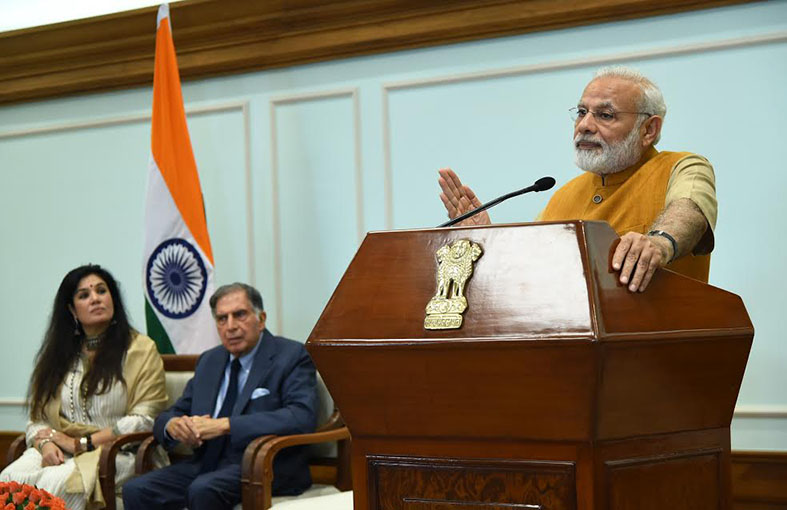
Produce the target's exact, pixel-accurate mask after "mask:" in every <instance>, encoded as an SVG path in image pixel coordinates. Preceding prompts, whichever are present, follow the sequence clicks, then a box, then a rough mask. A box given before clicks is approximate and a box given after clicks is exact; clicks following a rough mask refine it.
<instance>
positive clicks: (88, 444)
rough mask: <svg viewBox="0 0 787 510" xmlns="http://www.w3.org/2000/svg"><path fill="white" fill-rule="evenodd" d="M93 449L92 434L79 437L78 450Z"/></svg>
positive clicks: (86, 450)
mask: <svg viewBox="0 0 787 510" xmlns="http://www.w3.org/2000/svg"><path fill="white" fill-rule="evenodd" d="M95 449H96V447H95V446H93V436H91V435H90V434H85V435H84V436H82V437H80V438H79V451H80V452H92V451H93V450H95Z"/></svg>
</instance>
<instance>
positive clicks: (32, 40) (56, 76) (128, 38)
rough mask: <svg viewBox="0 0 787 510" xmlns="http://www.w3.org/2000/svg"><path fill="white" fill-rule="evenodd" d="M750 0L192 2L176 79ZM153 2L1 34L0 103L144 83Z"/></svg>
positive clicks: (178, 38) (177, 14)
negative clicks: (132, 8) (113, 12)
mask: <svg viewBox="0 0 787 510" xmlns="http://www.w3.org/2000/svg"><path fill="white" fill-rule="evenodd" d="M751 1H753V0H661V1H659V2H653V1H651V0H584V1H580V0H441V1H440V2H426V1H423V0H343V1H334V2H325V1H324V0H266V1H263V2H250V1H248V0H191V1H185V2H179V3H175V4H172V5H171V6H170V12H171V18H172V26H173V34H174V39H175V45H176V48H177V52H178V61H179V65H180V71H181V75H182V77H183V79H184V80H186V79H195V78H205V77H209V76H218V75H224V74H232V73H241V72H247V71H254V70H260V69H269V68H275V67H284V66H292V65H299V64H305V63H309V62H317V61H324V60H331V59H337V58H346V57H353V56H358V55H368V54H373V53H382V52H389V51H396V50H404V49H410V48H419V47H424V46H433V45H439V44H447V43H454V42H459V41H469V40H476V39H483V38H490V37H499V36H504V35H513V34H522V33H526V32H533V31H541V30H551V29H556V28H565V27H573V26H580V25H589V24H594V23H601V22H607V21H616V20H622V19H631V18H640V17H646V16H655V15H662V14H669V13H675V12H682V11H690V10H696V9H704V8H710V7H718V6H722V5H731V4H740V3H747V2H751ZM156 11H157V7H148V8H144V9H137V10H134V11H128V12H124V13H118V14H112V15H107V16H99V17H95V18H88V19H83V20H77V21H71V22H66V23H57V24H53V25H46V26H42V27H34V28H30V29H24V30H15V31H11V32H5V33H0V104H5V103H13V102H20V101H29V100H38V99H45V98H51V97H57V96H63V95H70V94H77V93H86V92H96V91H103V90H111V89H118V88H126V87H133V86H141V85H149V84H151V83H152V73H153V51H154V46H155V26H156Z"/></svg>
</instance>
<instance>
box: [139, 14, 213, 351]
mask: <svg viewBox="0 0 787 510" xmlns="http://www.w3.org/2000/svg"><path fill="white" fill-rule="evenodd" d="M157 23H158V29H157V33H156V63H155V71H154V77H153V119H152V126H151V156H150V165H149V170H148V191H147V201H146V210H145V256H144V267H143V271H144V288H145V298H146V303H145V318H146V322H147V327H148V335H150V337H151V338H153V339H154V340H155V341H156V343H157V344H158V349H159V352H162V353H177V354H185V353H201V352H202V351H204V350H205V349H208V348H210V347H214V346H215V345H217V344H218V343H219V338H218V334H217V333H216V325H215V323H214V322H213V318H212V316H211V313H210V306H209V304H208V299H209V298H210V295H211V294H212V293H213V251H212V250H211V247H210V237H209V236H208V225H207V222H206V219H205V205H204V203H203V201H202V191H201V188H200V183H199V174H197V164H196V162H195V161H194V154H193V152H192V150H191V141H190V139H189V131H188V126H187V125H186V112H185V110H184V109H183V96H182V95H181V91H180V76H179V74H178V64H177V60H176V58H175V45H174V44H173V42H172V31H171V28H170V24H169V7H168V6H167V5H166V4H164V5H162V6H161V7H160V8H159V12H158V21H157Z"/></svg>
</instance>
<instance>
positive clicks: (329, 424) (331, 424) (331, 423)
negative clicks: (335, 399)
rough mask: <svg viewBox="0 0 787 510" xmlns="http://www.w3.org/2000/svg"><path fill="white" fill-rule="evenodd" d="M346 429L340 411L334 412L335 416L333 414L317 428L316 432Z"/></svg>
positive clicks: (335, 410)
mask: <svg viewBox="0 0 787 510" xmlns="http://www.w3.org/2000/svg"><path fill="white" fill-rule="evenodd" d="M341 427H344V420H343V419H342V415H341V414H340V413H339V410H338V409H334V410H333V414H331V415H330V416H329V417H328V419H327V420H326V421H325V423H323V424H322V425H320V426H319V427H317V430H315V432H325V431H326V430H333V429H338V428H341Z"/></svg>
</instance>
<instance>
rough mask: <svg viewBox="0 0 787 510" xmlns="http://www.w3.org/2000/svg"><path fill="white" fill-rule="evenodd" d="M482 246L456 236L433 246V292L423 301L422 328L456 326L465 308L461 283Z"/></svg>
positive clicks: (466, 276)
mask: <svg viewBox="0 0 787 510" xmlns="http://www.w3.org/2000/svg"><path fill="white" fill-rule="evenodd" d="M482 253H483V250H481V246H479V245H478V244H476V243H474V242H472V241H470V240H468V239H459V240H458V241H454V242H453V243H451V244H446V245H445V246H443V247H442V248H440V249H439V250H437V253H436V256H437V263H438V267H437V293H436V294H435V296H434V297H433V298H432V299H430V300H429V304H427V305H426V318H425V319H424V328H426V329H457V328H459V327H461V326H462V313H463V312H464V311H465V310H466V309H467V299H465V295H464V292H465V284H466V283H467V280H469V279H470V276H472V274H473V263H475V261H476V260H478V257H480V256H481V254H482Z"/></svg>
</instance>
